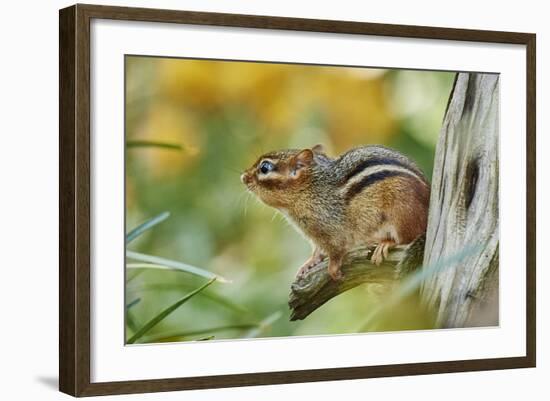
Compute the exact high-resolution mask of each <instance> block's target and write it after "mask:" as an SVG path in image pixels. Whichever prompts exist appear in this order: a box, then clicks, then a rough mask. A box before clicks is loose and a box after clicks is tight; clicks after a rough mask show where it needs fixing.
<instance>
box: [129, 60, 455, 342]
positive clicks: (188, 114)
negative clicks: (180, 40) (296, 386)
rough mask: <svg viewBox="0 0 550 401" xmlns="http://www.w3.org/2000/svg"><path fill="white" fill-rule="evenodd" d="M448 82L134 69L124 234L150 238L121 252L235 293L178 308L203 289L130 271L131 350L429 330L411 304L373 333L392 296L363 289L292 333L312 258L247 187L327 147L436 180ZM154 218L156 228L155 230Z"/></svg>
mask: <svg viewBox="0 0 550 401" xmlns="http://www.w3.org/2000/svg"><path fill="white" fill-rule="evenodd" d="M454 75H455V74H454V73H451V72H432V71H409V70H384V69H367V68H347V67H323V66H307V65H292V64H270V63H254V62H224V61H210V60H187V59H169V58H153V57H139V56H127V57H126V141H127V142H126V144H127V146H126V229H127V232H128V233H130V232H131V231H132V230H133V229H135V228H136V227H138V226H139V225H140V224H143V223H144V222H146V224H145V226H142V227H145V228H147V229H144V230H138V231H140V233H139V235H136V236H135V238H132V241H131V242H130V243H128V242H129V241H128V240H127V243H128V246H127V250H128V251H130V252H137V253H139V254H140V255H149V256H151V255H152V256H156V257H162V258H164V259H166V260H168V261H172V262H174V263H178V262H179V263H184V264H186V265H192V266H195V267H198V268H200V269H204V270H206V271H208V272H212V273H214V274H218V275H220V276H223V277H224V278H226V279H228V280H230V281H231V282H230V283H221V282H220V280H217V281H216V282H214V283H212V285H210V286H208V288H205V289H203V290H201V291H200V292H198V293H197V294H196V295H194V296H192V297H190V298H188V299H186V300H184V301H183V302H182V299H183V298H185V297H186V295H187V294H189V293H191V292H193V291H195V290H197V289H198V288H200V287H201V286H202V285H203V284H204V283H206V282H207V281H208V279H207V278H204V277H199V276H197V275H193V274H189V273H186V272H182V271H180V270H174V269H161V268H158V267H163V266H158V265H159V264H160V265H164V264H163V263H156V268H153V267H152V266H149V265H147V263H136V261H135V260H128V261H127V263H128V265H127V267H128V269H127V275H126V276H127V279H126V280H127V283H126V301H127V305H126V308H127V315H126V333H127V340H129V339H130V340H131V341H130V342H132V343H133V342H135V343H147V342H162V341H185V340H216V339H224V338H246V337H271V336H298V335H299V336H301V335H319V334H336V333H355V332H359V331H387V330H404V329H408V330H410V329H423V328H431V327H433V323H432V320H433V319H432V316H431V314H430V313H429V311H425V310H422V308H420V307H419V305H418V304H417V303H416V302H415V301H414V299H407V300H406V301H403V302H401V303H400V304H399V305H396V306H394V307H392V308H391V310H390V311H388V313H386V314H383V315H382V316H379V317H378V318H377V319H376V321H373V322H369V323H368V324H366V323H365V318H366V316H367V315H368V314H369V311H371V310H373V308H376V307H377V305H379V304H380V302H383V295H381V294H384V291H383V289H377V288H367V286H360V287H358V288H355V289H353V290H351V291H348V292H346V293H344V294H342V295H340V296H338V297H336V298H335V299H333V300H331V301H330V302H329V303H327V304H325V305H324V306H322V307H321V308H319V309H318V310H317V311H315V312H314V313H313V314H312V315H310V316H309V317H307V318H306V319H305V320H304V321H299V322H290V321H289V309H288V305H287V301H288V294H289V288H290V284H291V282H292V281H293V278H294V276H295V274H296V270H297V269H298V267H299V266H300V265H301V264H302V263H303V262H304V261H305V260H306V259H307V258H308V257H309V255H310V252H311V250H310V246H309V244H308V243H307V242H306V241H305V240H304V239H303V238H302V237H301V236H300V235H299V234H297V233H296V232H295V231H294V230H293V229H292V228H291V227H290V226H289V225H288V223H286V222H285V221H284V219H283V218H281V217H280V216H278V215H277V214H276V212H275V211H274V209H270V208H268V207H267V206H263V205H261V204H260V203H259V202H258V201H256V200H255V199H254V198H253V196H251V195H248V194H247V193H246V191H245V188H244V186H243V185H242V184H241V183H240V180H239V175H240V172H241V171H242V170H243V169H244V168H246V167H249V165H250V164H252V163H253V162H254V161H255V160H256V159H257V157H258V156H260V155H261V154H262V153H265V152H267V151H270V150H275V149H279V148H289V147H292V148H293V147H310V146H313V145H315V144H317V143H322V144H324V145H325V147H326V148H327V149H328V153H329V154H330V155H332V156H335V155H338V154H340V153H342V152H344V151H346V150H348V149H349V148H351V147H353V146H357V145H360V144H383V145H386V146H390V147H393V148H395V149H398V150H400V151H401V152H403V153H405V154H406V155H408V156H409V157H411V158H413V159H414V160H415V161H416V162H417V163H418V164H419V166H420V167H421V168H422V169H423V171H424V172H425V173H426V175H427V176H428V177H431V172H432V165H433V156H434V150H435V145H436V142H437V137H438V133H439V129H440V127H441V123H442V120H443V115H444V112H445V108H446V105H447V100H448V97H449V94H450V92H451V88H452V84H453V80H454ZM168 213H169V216H168ZM159 215H160V216H161V217H160V218H159V221H160V220H162V222H159V223H158V224H156V225H155V224H148V223H147V222H148V221H150V219H152V218H154V217H155V216H159ZM140 262H144V260H141V261H140ZM145 262H150V260H149V261H147V260H145ZM157 262H158V261H157ZM371 287H373V286H371ZM178 301H180V302H178ZM166 312H167V313H166Z"/></svg>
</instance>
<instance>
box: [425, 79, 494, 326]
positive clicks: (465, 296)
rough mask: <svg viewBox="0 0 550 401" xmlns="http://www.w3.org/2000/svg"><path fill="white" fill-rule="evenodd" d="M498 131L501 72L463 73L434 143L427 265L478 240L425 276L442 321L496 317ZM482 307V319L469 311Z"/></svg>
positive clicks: (444, 323)
mask: <svg viewBox="0 0 550 401" xmlns="http://www.w3.org/2000/svg"><path fill="white" fill-rule="evenodd" d="M498 133H499V76H498V75H496V74H477V73H460V74H458V76H457V79H456V82H455V87H454V89H453V93H452V95H451V99H450V102H449V106H448V109H447V113H446V115H445V120H444V122H443V127H442V129H441V133H440V136H439V142H438V144H437V149H436V157H435V163H434V171H433V176H432V193H431V199H430V211H429V218H428V229H427V233H426V246H425V249H424V266H430V265H434V264H436V263H438V261H441V260H444V259H445V258H447V257H449V256H452V255H453V254H456V253H458V252H461V251H463V250H464V249H465V248H469V247H471V246H477V247H475V249H473V250H472V252H470V253H469V254H468V255H466V256H465V257H464V258H463V259H462V260H461V261H460V262H459V263H458V264H456V265H454V266H452V267H450V268H443V269H442V270H441V271H439V272H438V273H437V274H434V275H431V276H429V277H427V278H426V280H425V281H424V283H423V288H422V293H421V294H422V299H423V301H424V302H425V303H426V305H428V306H429V307H431V308H434V309H435V310H436V311H437V323H438V325H439V326H441V327H463V326H464V325H466V324H468V322H470V323H474V322H475V323H476V325H485V324H487V325H489V324H494V323H495V322H497V321H498V318H497V316H498V291H495V288H497V287H498V244H499V221H498V217H499V211H498V202H499V199H498V188H499V187H498V183H499V180H498V178H499V175H498V171H499V167H498V153H499V148H498ZM470 249H471V248H470ZM491 294H493V295H492V296H491ZM494 294H497V295H494ZM495 297H496V299H495ZM487 302H490V303H491V304H492V307H491V308H489V309H490V311H487V310H486V309H487V308H483V304H484V303H487ZM480 308H482V309H485V312H486V313H485V314H486V318H484V319H482V320H483V321H479V317H474V316H473V315H472V311H474V310H478V309H480Z"/></svg>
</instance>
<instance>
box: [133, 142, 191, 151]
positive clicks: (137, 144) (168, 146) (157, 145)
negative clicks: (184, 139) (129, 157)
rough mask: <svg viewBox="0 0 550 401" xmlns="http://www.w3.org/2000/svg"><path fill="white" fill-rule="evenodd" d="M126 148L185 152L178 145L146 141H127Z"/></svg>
mask: <svg viewBox="0 0 550 401" xmlns="http://www.w3.org/2000/svg"><path fill="white" fill-rule="evenodd" d="M126 148H128V149H132V148H161V149H171V150H183V146H181V145H180V144H178V143H170V142H158V141H145V140H133V141H126Z"/></svg>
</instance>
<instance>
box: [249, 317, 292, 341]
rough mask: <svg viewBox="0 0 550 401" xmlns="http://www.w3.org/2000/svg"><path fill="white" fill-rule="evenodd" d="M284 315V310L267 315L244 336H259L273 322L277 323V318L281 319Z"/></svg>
mask: <svg viewBox="0 0 550 401" xmlns="http://www.w3.org/2000/svg"><path fill="white" fill-rule="evenodd" d="M281 316H283V312H281V311H277V312H275V313H272V314H271V315H269V316H268V317H266V318H265V319H264V320H262V321H261V322H260V324H258V326H257V327H255V328H253V329H252V330H250V331H249V332H248V333H246V335H245V336H244V338H252V337H258V336H259V335H260V334H262V333H263V332H264V331H265V330H266V329H268V328H269V327H270V326H271V325H272V324H273V323H275V322H276V321H277V320H279V319H280V318H281Z"/></svg>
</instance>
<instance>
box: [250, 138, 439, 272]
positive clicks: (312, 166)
mask: <svg viewBox="0 0 550 401" xmlns="http://www.w3.org/2000/svg"><path fill="white" fill-rule="evenodd" d="M265 160H268V161H270V162H271V163H272V164H273V166H274V170H273V171H271V172H269V173H268V174H263V173H262V172H261V171H260V166H261V163H262V161H265ZM371 161H372V162H371ZM373 165H374V166H375V167H374V168H376V169H379V170H380V171H378V170H377V171H378V173H376V174H370V173H369V171H374V170H365V169H366V168H367V167H365V166H368V167H369V168H371V169H372V168H373ZM384 169H385V170H384ZM365 171H366V172H365ZM361 174H363V175H361ZM374 176H376V178H375V179H371V178H372V177H374ZM241 180H242V181H243V183H244V184H245V185H246V186H247V188H248V189H249V190H250V191H251V192H253V193H254V194H256V196H258V198H259V199H260V200H262V201H263V202H264V203H266V204H267V205H270V206H272V207H275V208H277V209H278V210H279V211H281V212H282V213H283V214H284V215H285V216H286V217H288V218H289V219H290V220H291V222H293V223H294V224H295V225H296V226H297V228H298V229H299V230H300V231H302V232H303V233H304V234H305V235H306V236H307V237H309V238H310V239H311V240H312V241H313V242H314V244H315V250H314V253H313V255H312V256H311V258H310V259H309V260H308V261H306V262H305V263H304V265H303V266H302V267H301V268H300V271H299V273H298V274H302V273H304V272H305V271H306V270H307V269H309V268H310V267H311V266H313V265H315V264H316V263H318V262H319V261H320V260H322V259H323V258H324V256H325V255H328V257H329V273H330V274H331V276H332V277H333V278H334V279H338V278H340V277H341V272H340V266H341V264H342V260H343V257H344V256H345V254H346V253H347V252H348V251H349V250H351V249H352V248H354V247H356V246H360V245H376V246H377V248H376V250H375V253H374V255H373V258H372V260H373V262H375V263H376V264H380V263H382V261H383V259H384V258H385V257H386V256H387V252H388V249H389V248H390V247H391V246H393V245H396V244H404V243H409V242H411V241H413V240H414V239H415V238H416V237H418V236H419V235H421V234H422V233H424V232H425V231H426V225H427V215H428V205H429V194H430V190H429V186H428V183H427V180H426V179H425V177H424V175H423V174H422V173H421V172H420V170H419V169H418V168H417V167H416V165H415V164H414V163H413V162H412V161H410V160H409V159H407V158H406V157H404V156H403V155H401V154H399V153H397V152H395V151H392V150H390V149H386V148H382V147H377V146H371V147H362V148H356V149H352V150H351V151H349V152H347V153H346V154H344V155H342V156H341V157H340V158H338V159H331V158H329V157H328V156H327V155H326V154H325V152H324V149H323V148H322V147H320V146H315V147H313V148H311V149H303V150H297V149H295V150H283V151H278V152H271V153H268V154H265V155H263V156H262V157H260V158H259V159H258V160H257V161H256V162H255V163H254V164H253V165H252V166H251V167H250V168H249V169H247V170H246V171H245V172H244V173H243V175H242V176H241ZM350 180H355V181H353V182H350V183H348V181H350ZM346 185H348V186H346Z"/></svg>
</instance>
